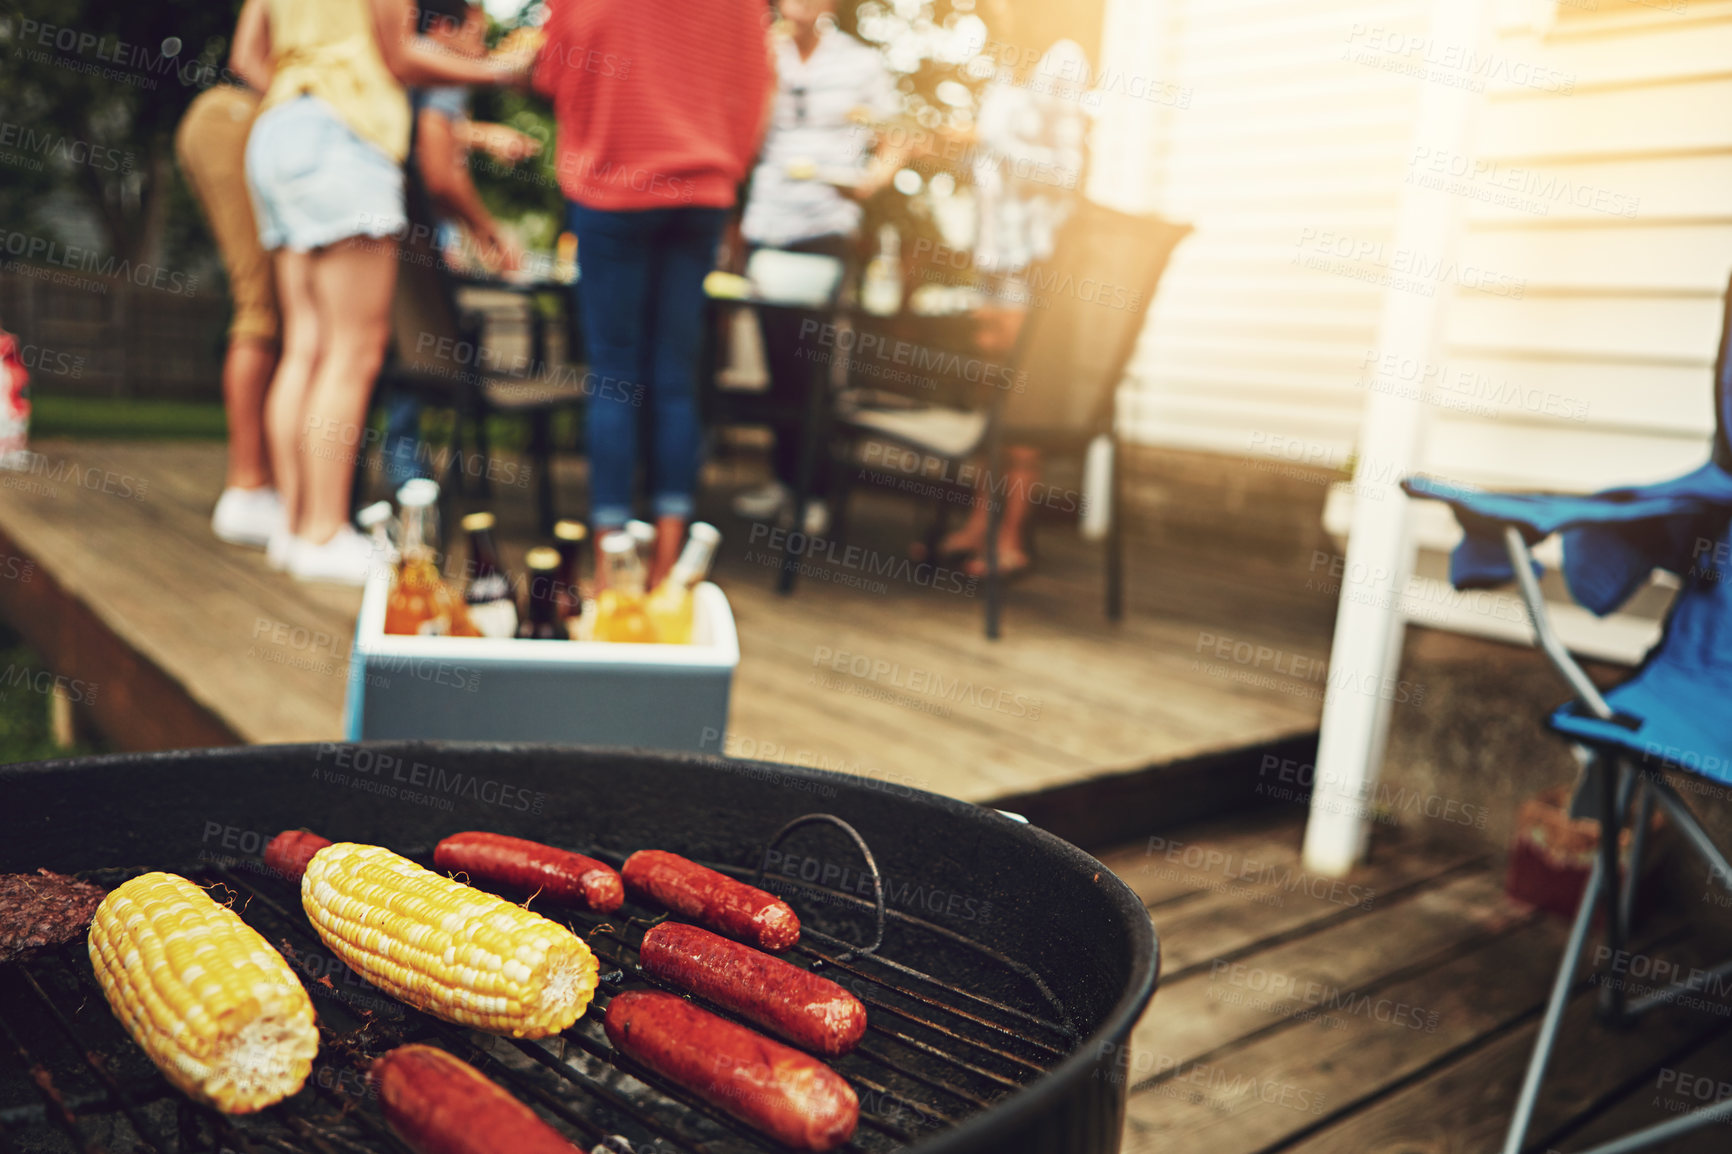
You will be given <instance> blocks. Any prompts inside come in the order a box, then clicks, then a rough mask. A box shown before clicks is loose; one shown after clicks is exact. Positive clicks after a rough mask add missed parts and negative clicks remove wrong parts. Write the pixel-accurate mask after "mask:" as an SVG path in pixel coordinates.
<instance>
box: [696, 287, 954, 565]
mask: <svg viewBox="0 0 1732 1154" xmlns="http://www.w3.org/2000/svg"><path fill="white" fill-rule="evenodd" d="M705 304H706V309H707V316H706V317H705V323H704V344H703V350H702V355H701V360H700V369H699V374H698V382H699V383H698V388H699V411H700V413H701V414H702V417H703V421H704V424H705V426H706V427H709V426H712V425H714V424H717V423H727V422H737V423H753V424H755V423H766V424H774V425H777V426H779V427H780V428H783V429H789V428H792V429H794V430H796V433H795V435H796V436H797V437H798V438H799V443H800V454H799V459H798V465H797V467H796V472H795V479H794V484H793V485H792V486H791V488H792V489H793V491H794V493H793V507H794V508H795V509H797V510H799V509H804V508H805V507H806V502H807V501H808V500H809V499H810V496H811V493H812V487H813V481H814V479H815V474H816V472H817V468H818V463H819V454H820V452H821V451H823V450H824V448H825V446H824V445H823V444H822V443H821V442H823V441H825V440H826V438H827V436H828V433H827V430H828V428H829V417H830V409H831V404H832V401H833V397H834V393H835V391H836V390H837V389H839V388H845V387H850V386H853V385H866V386H870V387H872V388H877V389H884V390H886V391H891V392H901V393H905V394H907V395H910V396H914V397H917V398H918V399H920V400H923V401H928V402H933V401H936V402H939V403H943V402H946V401H948V402H949V403H963V402H965V401H966V399H967V398H968V397H970V396H972V395H974V393H975V391H976V390H975V389H974V387H973V386H972V385H971V384H970V382H968V381H967V380H965V379H964V378H963V373H962V372H958V373H955V374H951V373H946V372H944V371H940V372H937V373H932V374H923V383H922V384H919V385H917V386H915V387H914V388H912V389H911V388H910V387H908V384H909V381H908V378H910V377H911V376H914V375H915V374H912V373H909V372H906V371H904V368H903V365H902V363H901V361H902V358H903V351H904V350H912V351H913V352H911V353H910V356H912V355H913V353H918V352H925V353H927V354H928V355H927V356H926V357H925V358H923V359H924V360H925V361H927V362H930V361H932V360H935V359H936V360H938V361H939V362H941V364H949V363H951V360H950V358H947V357H945V356H938V357H933V356H931V355H930V354H931V353H934V352H936V353H941V354H956V356H955V358H954V363H955V364H957V365H962V366H965V365H966V364H967V363H968V362H969V360H970V358H974V357H977V356H978V355H979V354H978V350H977V346H976V329H977V323H976V321H975V319H974V317H973V316H972V315H971V314H969V313H965V312H955V313H940V314H919V313H914V312H909V311H903V312H900V313H897V314H895V315H892V316H880V315H876V314H873V313H869V312H867V311H865V310H864V309H862V308H860V307H859V306H858V305H854V304H814V303H812V302H810V301H791V300H777V299H773V298H770V297H766V296H761V295H757V294H754V293H751V292H747V293H745V294H744V295H729V294H719V293H715V292H712V291H710V290H709V289H708V288H706V291H705ZM736 308H738V309H746V310H749V311H751V312H752V313H753V314H754V315H756V314H759V313H763V312H769V311H777V312H785V313H789V314H792V315H794V316H797V317H798V318H799V319H800V320H801V321H802V328H801V331H802V332H808V331H809V332H814V333H818V334H825V335H821V336H820V337H819V338H818V340H817V342H816V347H814V348H812V349H811V350H810V351H811V354H812V355H810V356H809V357H808V358H807V361H808V364H809V365H810V369H809V370H808V372H807V374H806V377H805V381H804V382H803V388H802V389H801V391H800V396H799V397H798V398H797V399H796V400H794V401H792V402H779V401H777V400H774V399H772V398H771V397H769V396H765V395H763V394H761V393H756V392H749V391H745V390H740V389H726V388H723V387H722V382H721V373H720V368H721V365H720V363H719V359H720V354H721V347H720V346H721V342H720V340H719V339H718V334H719V333H720V331H721V323H722V318H723V316H724V314H725V312H726V311H727V310H729V309H736ZM807 323H810V324H811V325H813V326H816V327H814V328H810V329H808V328H807V327H806V324H807ZM838 354H840V356H841V367H840V369H839V370H838V368H837V367H836V358H837V356H838ZM964 371H965V370H964ZM919 390H924V391H919ZM795 529H796V531H797V529H798V526H797V525H796V527H795ZM795 537H796V532H795V531H790V532H788V533H785V534H782V535H781V536H780V537H779V538H774V540H777V541H778V542H779V546H778V548H777V549H776V552H777V553H779V554H780V556H781V561H780V565H779V567H778V573H777V579H776V590H777V592H778V593H782V594H788V593H792V592H793V589H794V579H795V577H796V575H797V573H798V569H799V561H798V556H797V554H799V553H800V552H803V551H805V550H804V546H805V545H806V544H807V542H805V541H804V539H803V538H802V539H801V541H800V544H801V546H802V548H801V549H791V548H790V546H791V545H792V544H793V543H794V539H795Z"/></svg>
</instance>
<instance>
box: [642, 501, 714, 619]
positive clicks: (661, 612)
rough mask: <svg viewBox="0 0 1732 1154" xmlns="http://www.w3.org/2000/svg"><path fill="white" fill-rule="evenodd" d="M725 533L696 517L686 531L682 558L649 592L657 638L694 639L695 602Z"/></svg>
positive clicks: (650, 611)
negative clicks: (699, 586)
mask: <svg viewBox="0 0 1732 1154" xmlns="http://www.w3.org/2000/svg"><path fill="white" fill-rule="evenodd" d="M721 541H722V535H721V533H720V532H719V531H717V529H716V527H715V526H714V525H710V524H706V523H705V522H703V521H694V522H693V523H692V527H691V529H690V531H688V532H687V534H686V544H685V548H683V549H681V550H680V556H679V560H677V561H675V562H674V567H673V568H672V569H669V570H668V575H667V576H666V577H664V578H663V579H662V583H661V584H660V585H657V586H656V587H655V592H653V593H651V594H650V595H649V601H648V609H649V618H650V623H651V624H652V625H654V626H655V631H656V640H657V641H660V642H662V643H663V644H666V645H690V644H691V643H692V606H693V603H694V602H695V600H696V592H697V588H698V585H699V583H700V582H702V581H703V579H704V578H705V577H707V576H709V572H710V566H711V565H712V564H714V563H715V559H716V546H718V545H720V544H721Z"/></svg>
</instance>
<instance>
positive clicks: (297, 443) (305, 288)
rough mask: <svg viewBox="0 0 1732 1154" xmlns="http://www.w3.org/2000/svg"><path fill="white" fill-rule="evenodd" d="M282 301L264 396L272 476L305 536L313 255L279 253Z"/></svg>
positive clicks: (314, 335) (294, 528) (315, 334)
mask: <svg viewBox="0 0 1732 1154" xmlns="http://www.w3.org/2000/svg"><path fill="white" fill-rule="evenodd" d="M276 267H277V301H278V303H279V306H280V307H281V309H282V313H283V352H282V356H281V357H280V358H279V359H278V361H277V371H276V375H275V376H273V377H272V378H271V387H270V392H269V393H267V394H266V396H265V440H266V442H267V444H268V445H269V448H270V456H271V472H272V473H273V474H274V475H275V476H276V479H277V492H278V494H279V495H280V496H281V497H282V500H283V516H284V518H285V519H286V520H287V523H288V527H289V532H291V533H296V534H299V533H300V532H301V517H302V510H303V509H305V507H306V506H305V502H304V501H303V499H302V494H303V489H302V486H303V479H302V471H301V458H300V454H301V422H302V417H303V413H304V412H305V410H306V404H307V390H308V387H309V386H310V385H311V383H312V380H313V373H314V372H315V371H316V370H317V368H318V365H319V346H320V332H319V314H318V309H317V308H316V307H315V306H314V304H313V258H312V255H311V254H310V253H304V252H290V251H289V250H288V249H279V250H278V251H277V253H276Z"/></svg>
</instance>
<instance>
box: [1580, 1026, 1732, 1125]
mask: <svg viewBox="0 0 1732 1154" xmlns="http://www.w3.org/2000/svg"><path fill="white" fill-rule="evenodd" d="M1728 1096H1732V1033H1724V1032H1723V1033H1719V1034H1716V1035H1714V1036H1712V1037H1710V1038H1709V1039H1708V1040H1707V1041H1705V1042H1703V1043H1702V1044H1700V1045H1697V1046H1694V1047H1692V1048H1690V1049H1688V1050H1685V1051H1683V1052H1681V1053H1678V1054H1674V1055H1672V1056H1670V1057H1669V1058H1667V1060H1666V1062H1665V1063H1664V1064H1662V1065H1661V1067H1660V1068H1659V1069H1658V1070H1656V1071H1651V1072H1650V1073H1649V1074H1648V1076H1646V1077H1644V1078H1641V1079H1639V1080H1638V1081H1637V1082H1636V1083H1635V1085H1634V1086H1633V1087H1631V1088H1630V1090H1629V1091H1628V1092H1627V1093H1626V1094H1625V1095H1624V1097H1623V1099H1622V1100H1621V1101H1619V1102H1618V1103H1616V1104H1615V1105H1614V1106H1612V1107H1611V1108H1609V1109H1607V1110H1605V1111H1604V1112H1602V1113H1601V1114H1599V1115H1598V1116H1596V1117H1595V1118H1594V1119H1593V1121H1592V1122H1590V1123H1589V1124H1588V1125H1587V1126H1585V1127H1583V1128H1582V1129H1580V1130H1576V1131H1574V1132H1572V1133H1571V1134H1570V1135H1569V1137H1567V1138H1565V1139H1563V1140H1562V1141H1561V1143H1560V1145H1561V1146H1562V1147H1563V1148H1564V1149H1566V1150H1589V1149H1592V1148H1593V1147H1594V1146H1597V1145H1599V1144H1601V1143H1604V1142H1610V1141H1612V1140H1613V1139H1616V1138H1621V1137H1624V1136H1625V1135H1628V1134H1632V1133H1634V1132H1636V1131H1638V1130H1644V1129H1646V1128H1647V1127H1649V1126H1655V1125H1658V1124H1659V1123H1661V1122H1670V1121H1671V1120H1672V1119H1674V1118H1677V1117H1679V1116H1680V1115H1682V1114H1685V1113H1688V1112H1690V1111H1693V1110H1696V1109H1698V1108H1700V1107H1702V1106H1706V1105H1709V1104H1711V1103H1713V1102H1715V1101H1717V1100H1720V1099H1723V1098H1726V1097H1728ZM1729 1127H1732V1122H1728V1121H1726V1120H1725V1119H1722V1120H1720V1121H1718V1122H1713V1123H1710V1124H1708V1125H1707V1126H1704V1127H1702V1128H1701V1129H1698V1130H1696V1131H1694V1132H1692V1133H1689V1134H1686V1135H1684V1136H1682V1137H1678V1138H1673V1139H1670V1140H1668V1141H1667V1143H1666V1146H1665V1150H1666V1154H1725V1150H1726V1148H1727V1146H1728V1145H1732V1135H1728V1133H1727V1130H1728V1128H1729ZM1656 1148H1657V1147H1656Z"/></svg>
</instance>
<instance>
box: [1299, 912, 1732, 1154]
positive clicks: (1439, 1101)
mask: <svg viewBox="0 0 1732 1154" xmlns="http://www.w3.org/2000/svg"><path fill="white" fill-rule="evenodd" d="M1549 924H1550V925H1551V926H1552V927H1553V929H1554V931H1555V932H1556V934H1557V942H1558V943H1559V944H1557V945H1554V946H1552V947H1550V948H1542V949H1536V950H1535V951H1534V964H1535V965H1536V966H1538V967H1539V971H1540V972H1541V973H1543V974H1545V975H1546V976H1547V977H1546V985H1547V986H1549V975H1550V974H1552V973H1555V972H1556V968H1557V962H1558V958H1559V953H1560V950H1561V948H1562V946H1561V942H1562V929H1563V927H1562V925H1561V923H1559V922H1557V921H1555V920H1554V921H1551V922H1550V923H1549ZM1674 927H1675V928H1677V929H1678V930H1680V931H1681V930H1682V929H1683V928H1684V927H1680V926H1677V924H1676V923H1674ZM1671 937H1672V939H1673V940H1666V941H1665V944H1663V945H1660V946H1655V947H1643V949H1644V951H1645V952H1652V953H1654V954H1656V955H1658V956H1662V957H1666V958H1668V959H1672V960H1676V961H1678V962H1680V963H1681V964H1683V965H1686V966H1692V965H1701V964H1704V963H1710V964H1711V963H1712V962H1714V961H1717V960H1719V959H1720V958H1722V957H1724V956H1725V955H1726V953H1727V950H1726V948H1725V943H1724V942H1720V943H1718V944H1716V943H1715V942H1713V941H1711V940H1709V939H1706V938H1705V937H1703V936H1701V935H1700V934H1693V935H1691V936H1688V937H1684V938H1682V939H1681V940H1676V935H1671ZM1665 938H1666V935H1662V940H1664V939H1665ZM1591 949H1592V947H1590V956H1591ZM1503 980H1504V979H1501V978H1500V979H1498V981H1499V982H1500V983H1501V982H1502V981H1503ZM1489 992H1490V991H1489V990H1485V989H1481V990H1480V991H1478V993H1480V994H1481V995H1484V994H1487V993H1489ZM1547 992H1548V991H1547V990H1546V989H1539V990H1538V991H1537V992H1536V993H1535V996H1534V1000H1533V1009H1532V1012H1530V1014H1529V1015H1528V1017H1527V1020H1525V1021H1524V1022H1523V1023H1522V1024H1521V1025H1520V1026H1519V1027H1517V1028H1515V1029H1511V1030H1508V1031H1505V1032H1502V1033H1499V1034H1496V1035H1495V1036H1493V1037H1490V1038H1489V1039H1487V1040H1486V1041H1484V1043H1483V1044H1481V1045H1478V1046H1476V1047H1473V1048H1472V1050H1471V1052H1468V1053H1465V1054H1463V1055H1461V1056H1460V1057H1458V1058H1457V1059H1456V1060H1453V1061H1451V1062H1449V1063H1448V1064H1446V1065H1443V1066H1441V1067H1440V1068H1438V1069H1437V1070H1435V1071H1433V1072H1430V1073H1428V1074H1426V1075H1425V1076H1423V1077H1421V1078H1419V1079H1417V1080H1415V1081H1414V1082H1412V1083H1410V1084H1408V1085H1406V1086H1403V1087H1402V1088H1401V1089H1399V1090H1397V1091H1396V1092H1394V1093H1392V1094H1389V1095H1387V1096H1386V1097H1383V1098H1381V1099H1379V1100H1377V1101H1375V1102H1373V1103H1371V1104H1370V1105H1368V1106H1367V1107H1366V1108H1364V1109H1362V1110H1359V1111H1356V1112H1354V1113H1353V1114H1351V1115H1350V1116H1348V1117H1346V1118H1344V1119H1342V1120H1340V1121H1339V1122H1336V1123H1333V1124H1331V1125H1329V1126H1327V1127H1326V1128H1324V1129H1322V1130H1320V1131H1319V1132H1318V1133H1316V1134H1315V1135H1313V1136H1310V1137H1308V1138H1306V1139H1305V1140H1303V1141H1301V1142H1299V1143H1297V1144H1295V1145H1293V1146H1292V1147H1291V1148H1290V1149H1291V1150H1292V1151H1294V1152H1295V1154H1348V1152H1350V1151H1351V1152H1353V1154H1361V1152H1368V1154H1379V1152H1386V1151H1388V1152H1392V1151H1397V1150H1409V1149H1420V1150H1423V1151H1425V1154H1492V1152H1494V1151H1497V1150H1499V1149H1501V1147H1502V1143H1503V1136H1504V1130H1505V1128H1506V1126H1507V1125H1508V1121H1509V1115H1510V1111H1511V1110H1512V1109H1513V1107H1514V1103H1515V1096H1516V1091H1517V1089H1518V1088H1519V1086H1520V1084H1521V1079H1522V1074H1523V1071H1524V1070H1525V1069H1526V1067H1527V1062H1528V1057H1529V1054H1530V1053H1531V1051H1532V1049H1533V1042H1534V1037H1535V1035H1536V1033H1537V1031H1538V1028H1539V1020H1538V1010H1539V1008H1540V1005H1541V1003H1542V1002H1543V1000H1544V998H1545V995H1546V993H1547ZM1597 993H1598V992H1597V990H1595V989H1592V988H1583V989H1580V990H1579V991H1578V992H1577V993H1576V995H1575V996H1574V998H1573V999H1572V1000H1571V1002H1570V1004H1569V1006H1568V1008H1567V1010H1566V1011H1565V1015H1564V1023H1563V1027H1562V1029H1561V1030H1560V1032H1559V1035H1558V1044H1557V1050H1556V1056H1555V1057H1554V1059H1553V1068H1552V1073H1551V1075H1550V1076H1549V1077H1548V1079H1547V1081H1546V1085H1545V1087H1544V1089H1543V1092H1542V1093H1541V1095H1540V1099H1539V1103H1538V1106H1537V1109H1536V1111H1535V1115H1534V1126H1533V1129H1532V1131H1531V1135H1532V1137H1531V1140H1530V1142H1531V1148H1536V1149H1545V1148H1546V1147H1547V1144H1548V1143H1547V1139H1548V1136H1549V1135H1551V1134H1554V1133H1555V1132H1557V1131H1559V1130H1560V1129H1563V1128H1565V1127H1566V1126H1567V1125H1568V1124H1569V1122H1570V1120H1571V1119H1576V1118H1579V1117H1580V1116H1582V1115H1583V1114H1586V1113H1589V1112H1591V1111H1594V1110H1596V1109H1597V1108H1599V1107H1601V1106H1603V1105H1606V1104H1608V1102H1609V1101H1612V1100H1616V1098H1617V1097H1618V1096H1619V1093H1620V1090H1621V1089H1622V1088H1623V1087H1624V1086H1626V1085H1627V1084H1629V1083H1631V1082H1632V1081H1636V1080H1640V1079H1642V1078H1645V1077H1646V1076H1647V1075H1648V1073H1649V1072H1650V1071H1652V1070H1654V1069H1656V1068H1657V1067H1659V1066H1660V1065H1661V1064H1663V1063H1664V1062H1665V1061H1666V1060H1667V1059H1668V1058H1669V1057H1670V1056H1671V1055H1675V1054H1678V1053H1680V1052H1687V1051H1688V1050H1689V1049H1690V1048H1692V1047H1693V1046H1695V1045H1696V1044H1698V1043H1700V1042H1701V1041H1702V1040H1703V1039H1705V1038H1708V1037H1711V1036H1714V1035H1717V1034H1719V1033H1721V1032H1722V1031H1724V1030H1726V1029H1727V1026H1728V1021H1729V1019H1728V1018H1727V1017H1725V1016H1723V1015H1722V1014H1719V1013H1704V1012H1703V1011H1701V1010H1696V1009H1689V1008H1685V1007H1682V1006H1668V1007H1663V1008H1661V1009H1657V1010H1655V1011H1653V1012H1652V1013H1651V1014H1649V1015H1648V1016H1647V1017H1645V1018H1644V1019H1643V1020H1642V1022H1641V1023H1640V1024H1639V1025H1637V1026H1636V1027H1635V1028H1633V1029H1630V1030H1626V1031H1619V1032H1616V1033H1614V1032H1609V1031H1607V1030H1606V1029H1605V1028H1604V1027H1602V1026H1601V1025H1600V1024H1599V1023H1598V1021H1597V1020H1596V1019H1595V1016H1594V1013H1595V1003H1596V999H1597ZM1421 1136H1422V1137H1423V1138H1424V1139H1425V1143H1424V1145H1421V1146H1417V1147H1416V1146H1415V1144H1414V1140H1415V1139H1416V1138H1418V1137H1421ZM1720 1148H1721V1149H1724V1146H1723V1145H1722V1146H1721V1147H1720Z"/></svg>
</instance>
